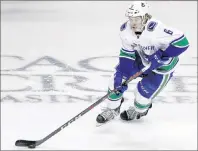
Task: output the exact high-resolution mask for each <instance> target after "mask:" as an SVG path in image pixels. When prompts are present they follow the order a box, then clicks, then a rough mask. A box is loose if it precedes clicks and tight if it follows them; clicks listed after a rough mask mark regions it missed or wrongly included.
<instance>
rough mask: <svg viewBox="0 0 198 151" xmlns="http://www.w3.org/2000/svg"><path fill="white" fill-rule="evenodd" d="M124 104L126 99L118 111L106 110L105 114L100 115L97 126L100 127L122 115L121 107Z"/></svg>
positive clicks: (104, 110)
mask: <svg viewBox="0 0 198 151" xmlns="http://www.w3.org/2000/svg"><path fill="white" fill-rule="evenodd" d="M123 102H124V98H122V100H121V103H120V106H118V107H117V108H116V109H110V108H104V109H103V112H102V113H100V114H99V115H98V116H97V118H96V121H97V126H100V125H101V124H104V123H106V122H108V121H110V120H112V119H114V118H115V117H116V116H118V115H119V114H120V107H121V105H122V103H123Z"/></svg>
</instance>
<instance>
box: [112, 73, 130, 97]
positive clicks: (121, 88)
mask: <svg viewBox="0 0 198 151" xmlns="http://www.w3.org/2000/svg"><path fill="white" fill-rule="evenodd" d="M123 78H124V76H123V74H122V73H121V72H120V71H116V73H115V76H114V89H116V94H118V95H119V94H120V93H124V92H125V91H126V90H127V89H128V85H127V84H124V83H123V84H122V79H123ZM127 78H128V77H127ZM126 80H127V79H126Z"/></svg>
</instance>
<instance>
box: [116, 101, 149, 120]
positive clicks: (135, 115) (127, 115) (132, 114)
mask: <svg viewBox="0 0 198 151" xmlns="http://www.w3.org/2000/svg"><path fill="white" fill-rule="evenodd" d="M151 107H152V104H151V105H150V107H149V109H150V108H151ZM149 109H148V110H149ZM148 110H146V111H145V112H143V113H140V112H137V111H136V110H135V108H134V107H129V109H128V110H125V111H123V112H122V113H121V114H120V118H121V119H122V120H125V121H131V120H134V119H140V118H141V117H142V116H146V115H147V113H148Z"/></svg>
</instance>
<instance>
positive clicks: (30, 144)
mask: <svg viewBox="0 0 198 151" xmlns="http://www.w3.org/2000/svg"><path fill="white" fill-rule="evenodd" d="M147 69H148V67H147V66H146V67H144V68H143V69H142V70H141V71H140V72H137V73H136V74H134V75H133V76H131V77H130V78H129V79H128V80H127V81H126V82H125V84H128V83H129V82H130V81H131V80H133V79H135V78H137V77H138V76H139V75H141V74H142V73H143V72H144V71H145V70H147ZM115 91H116V90H113V91H111V92H108V93H107V94H106V95H105V96H103V97H102V98H100V99H99V100H98V101H96V102H95V103H93V104H92V105H90V106H89V107H87V108H86V109H85V110H83V111H82V112H81V113H79V114H78V115H76V116H75V117H73V118H72V119H70V120H69V121H67V122H66V123H65V124H63V125H62V126H60V127H59V128H57V129H56V130H54V131H53V132H52V133H50V134H49V135H47V136H46V137H44V138H43V139H40V140H36V141H30V140H17V141H16V142H15V145H16V146H20V147H28V148H35V147H36V146H39V145H41V144H42V143H44V142H45V141H47V140H48V139H49V138H51V137H52V136H54V135H55V134H57V133H58V132H60V131H61V130H63V129H64V128H65V127H66V126H68V125H69V124H71V123H72V122H74V121H75V120H77V119H78V118H79V117H81V116H83V115H84V114H86V113H87V112H89V111H90V110H91V109H93V108H94V107H96V106H97V105H98V104H100V103H101V102H103V101H104V100H105V99H106V98H107V97H108V95H109V94H111V93H113V92H115Z"/></svg>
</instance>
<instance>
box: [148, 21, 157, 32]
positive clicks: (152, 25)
mask: <svg viewBox="0 0 198 151" xmlns="http://www.w3.org/2000/svg"><path fill="white" fill-rule="evenodd" d="M156 26H157V22H154V21H151V22H150V23H149V24H148V26H147V30H148V31H153V30H154V29H155V27H156Z"/></svg>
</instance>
